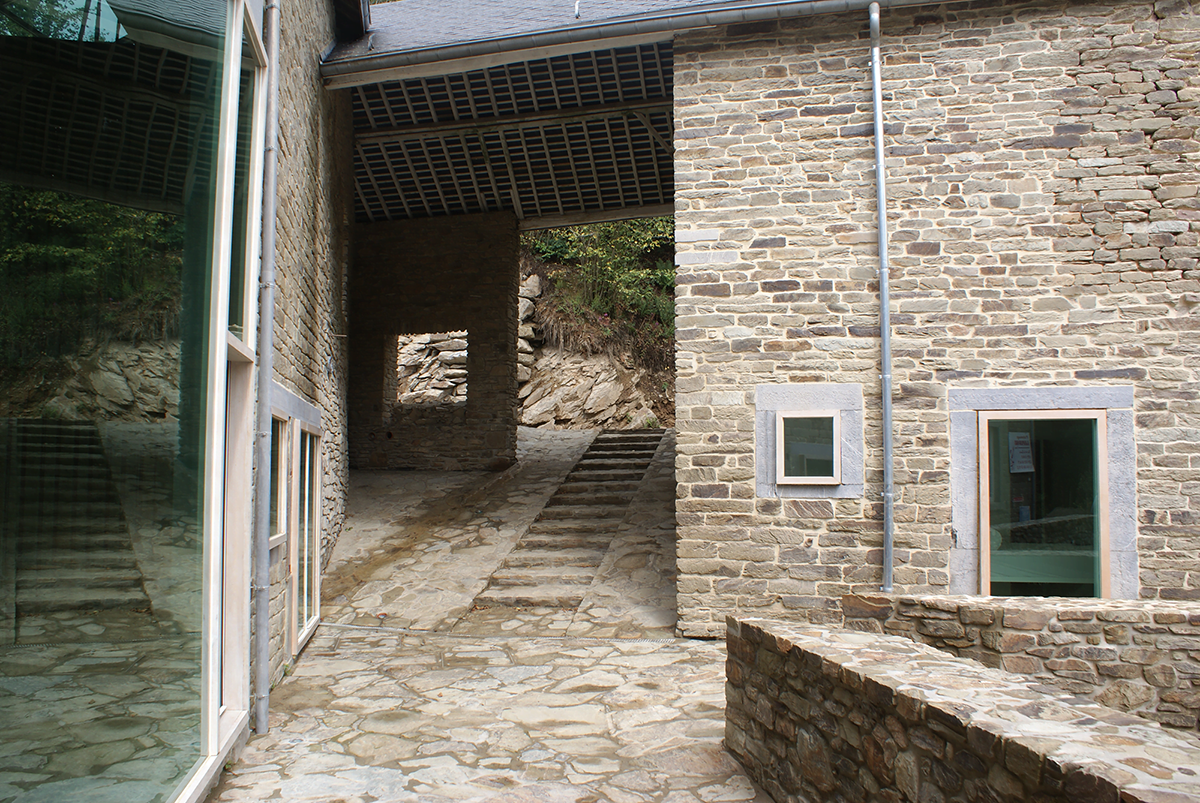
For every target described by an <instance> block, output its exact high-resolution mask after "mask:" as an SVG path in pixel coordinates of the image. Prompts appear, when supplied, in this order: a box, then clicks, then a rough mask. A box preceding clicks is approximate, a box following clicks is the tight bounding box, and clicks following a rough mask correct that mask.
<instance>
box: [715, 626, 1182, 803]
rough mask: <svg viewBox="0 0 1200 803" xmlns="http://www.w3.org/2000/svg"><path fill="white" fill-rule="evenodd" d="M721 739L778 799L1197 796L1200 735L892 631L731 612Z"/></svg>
mask: <svg viewBox="0 0 1200 803" xmlns="http://www.w3.org/2000/svg"><path fill="white" fill-rule="evenodd" d="M727 644H728V656H729V657H728V661H727V664H726V677H727V682H726V687H725V688H726V713H725V716H726V729H725V744H726V746H727V747H728V748H729V750H730V751H731V752H732V753H733V754H734V756H736V757H737V758H738V760H740V761H741V762H742V763H743V764H744V765H745V767H746V768H747V770H748V771H749V773H750V775H751V777H753V778H754V779H755V780H756V781H757V782H758V783H759V784H761V785H762V786H763V788H765V789H766V790H767V792H769V793H770V794H771V796H772V797H774V799H775V800H776V801H778V803H790V802H791V801H806V802H807V803H819V802H820V801H844V800H881V801H882V800H887V801H895V803H901V801H908V802H909V803H916V801H945V802H946V803H950V802H951V801H994V802H995V803H1024V802H1025V801H1030V800H1036V801H1039V802H1040V803H1052V802H1053V801H1089V803H1090V802H1092V801H1094V802H1095V803H1117V801H1118V800H1120V801H1122V803H1135V801H1142V802H1143V803H1164V802H1165V801H1179V803H1182V801H1186V800H1196V799H1200V776H1198V775H1197V774H1196V771H1195V768H1196V767H1198V766H1200V744H1197V743H1196V742H1195V741H1194V740H1191V739H1186V738H1183V737H1181V736H1180V735H1177V734H1174V733H1171V732H1169V731H1167V730H1165V729H1163V728H1161V727H1160V726H1159V725H1157V724H1156V723H1152V722H1149V721H1147V720H1144V719H1141V718H1139V717H1135V716H1131V715H1129V714H1124V713H1121V712H1118V711H1114V710H1112V709H1108V708H1105V707H1103V706H1100V705H1096V704H1095V703H1093V702H1090V701H1087V700H1084V699H1082V698H1079V697H1075V696H1072V695H1069V694H1067V693H1063V692H1055V691H1053V690H1051V689H1048V688H1047V687H1045V686H1042V685H1040V684H1038V683H1037V682H1036V681H1032V680H1029V679H1026V678H1022V677H1019V676H1016V675H1013V674H1010V673H1006V672H1001V671H998V670H995V669H989V668H986V667H983V666H981V665H979V664H978V663H975V662H974V661H969V660H966V659H962V658H956V657H954V656H952V655H948V654H946V653H944V652H941V651H939V650H935V649H933V648H932V647H927V646H925V645H921V644H916V643H914V642H911V641H908V640H906V639H901V638H896V637H892V636H882V635H873V634H868V633H856V632H852V631H848V630H826V629H822V628H819V627H815V626H803V625H797V626H784V625H779V624H775V623H771V622H766V621H762V620H743V621H736V620H734V619H732V618H731V619H730V621H729V623H728V637H727Z"/></svg>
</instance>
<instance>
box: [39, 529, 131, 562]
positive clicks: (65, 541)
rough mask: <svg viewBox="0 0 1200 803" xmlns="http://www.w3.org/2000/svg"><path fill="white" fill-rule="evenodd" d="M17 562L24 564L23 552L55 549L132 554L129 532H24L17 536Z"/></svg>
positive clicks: (86, 552)
mask: <svg viewBox="0 0 1200 803" xmlns="http://www.w3.org/2000/svg"><path fill="white" fill-rule="evenodd" d="M16 542H17V550H18V551H17V562H18V563H19V564H21V565H23V562H24V560H25V558H24V556H23V554H22V553H25V552H40V551H43V550H47V549H53V550H58V551H64V552H71V551H74V552H79V553H81V554H91V553H95V552H99V551H109V552H127V553H129V554H132V547H131V546H130V541H129V533H124V532H122V533H86V534H80V533H60V532H42V533H32V534H31V533H24V534H22V535H19V536H17V539H16Z"/></svg>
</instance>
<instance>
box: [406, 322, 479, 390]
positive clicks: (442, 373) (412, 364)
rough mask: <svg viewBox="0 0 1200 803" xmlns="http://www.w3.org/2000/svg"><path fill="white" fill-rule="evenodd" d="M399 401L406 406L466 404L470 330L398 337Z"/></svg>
mask: <svg viewBox="0 0 1200 803" xmlns="http://www.w3.org/2000/svg"><path fill="white" fill-rule="evenodd" d="M396 401H397V402H399V403H400V404H401V405H402V406H405V407H458V406H462V405H465V404H466V403H467V333H466V332H465V331H458V332H438V333H430V334H418V335H399V336H398V337H397V338H396Z"/></svg>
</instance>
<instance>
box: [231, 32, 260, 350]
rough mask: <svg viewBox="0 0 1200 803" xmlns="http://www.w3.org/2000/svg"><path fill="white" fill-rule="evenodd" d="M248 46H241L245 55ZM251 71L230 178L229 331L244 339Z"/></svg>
mask: <svg viewBox="0 0 1200 803" xmlns="http://www.w3.org/2000/svg"><path fill="white" fill-rule="evenodd" d="M248 50H249V45H248V44H244V45H243V51H248ZM254 73H255V70H254V67H253V66H243V67H242V74H241V78H240V87H239V97H240V100H239V103H238V123H237V156H236V163H235V167H234V174H233V246H232V249H231V251H230V257H229V331H230V332H232V333H233V334H234V335H236V336H237V337H239V338H241V339H245V337H246V332H245V328H246V276H247V273H248V268H249V264H248V263H249V260H250V255H249V252H248V251H247V248H246V246H247V240H246V238H247V235H248V232H249V231H250V163H251V155H252V149H251V139H252V136H253V133H254V108H255V103H254Z"/></svg>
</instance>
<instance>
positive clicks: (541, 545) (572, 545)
mask: <svg viewBox="0 0 1200 803" xmlns="http://www.w3.org/2000/svg"><path fill="white" fill-rule="evenodd" d="M610 543H612V531H611V530H605V531H602V532H591V533H559V532H532V531H530V532H527V533H525V535H524V537H522V538H521V541H520V544H519V548H520V549H522V550H526V549H529V550H534V549H545V550H559V549H591V550H598V551H601V552H603V551H604V550H606V549H608V545H609V544H610Z"/></svg>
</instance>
